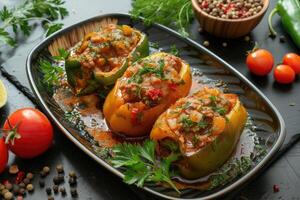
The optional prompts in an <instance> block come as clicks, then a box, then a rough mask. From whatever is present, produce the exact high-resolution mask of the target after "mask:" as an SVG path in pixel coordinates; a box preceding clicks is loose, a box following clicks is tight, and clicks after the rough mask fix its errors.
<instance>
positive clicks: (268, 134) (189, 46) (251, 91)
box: [26, 13, 285, 199]
mask: <svg viewBox="0 0 300 200" xmlns="http://www.w3.org/2000/svg"><path fill="white" fill-rule="evenodd" d="M104 18H115V19H117V20H118V23H119V24H128V25H130V26H133V27H134V28H136V29H138V30H141V31H143V32H145V33H146V34H147V35H148V37H149V40H150V41H151V42H157V43H158V44H159V45H160V48H161V49H162V50H163V51H169V50H170V46H171V45H172V44H175V45H176V47H177V48H178V49H179V51H180V57H181V58H183V59H184V60H185V61H186V62H188V63H189V64H190V65H191V67H192V68H193V69H199V70H201V72H202V73H203V75H204V76H205V77H207V78H208V79H211V80H215V81H220V80H222V81H223V82H225V83H226V85H227V92H230V93H235V94H238V95H239V97H240V99H241V101H242V102H243V104H244V106H245V107H246V108H247V110H248V113H249V115H250V117H251V118H252V119H253V121H254V124H255V126H256V127H257V128H256V129H255V132H256V134H257V135H258V136H259V137H260V138H262V139H264V140H268V143H269V145H268V148H267V153H266V154H265V156H264V157H263V159H261V160H260V161H259V162H257V163H255V165H254V166H253V167H252V169H251V170H250V171H249V172H248V173H247V174H245V175H243V176H240V177H238V178H236V179H234V180H233V181H231V182H229V183H228V184H226V185H224V186H222V187H219V188H216V189H214V190H209V191H200V190H194V189H187V190H184V191H183V192H182V193H181V195H180V196H176V194H175V193H174V191H172V190H171V189H168V188H164V187H162V186H154V185H147V187H144V189H145V190H146V191H148V192H150V193H152V194H154V195H157V196H160V197H163V198H167V199H212V198H216V197H220V196H222V195H224V194H225V193H228V192H230V191H232V190H234V189H236V188H237V187H239V186H241V185H243V184H245V183H246V182H247V181H249V180H250V179H251V178H252V177H254V176H255V174H257V173H258V172H259V171H260V170H262V168H263V167H264V166H265V165H266V164H267V163H268V162H270V160H271V159H272V157H273V156H274V155H275V154H276V153H277V152H278V150H279V148H280V146H281V145H282V143H283V141H284V138H285V124H284V121H283V119H282V117H281V115H280V114H279V112H278V111H277V109H276V108H275V107H274V105H273V104H272V103H271V102H270V101H269V100H268V99H267V98H266V97H265V96H264V95H263V94H262V93H261V92H260V91H259V90H258V89H257V88H256V87H255V86H254V85H253V84H252V83H251V82H250V81H249V80H247V79H246V78H245V77H244V76H243V75H242V74H240V73H239V72H238V71H237V70H235V69H234V68H233V67H232V66H230V65H229V64H227V63H226V62H225V61H223V60H222V59H221V58H219V57H218V56H216V55H215V54H213V53H212V52H210V51H209V50H207V49H206V48H205V47H203V46H201V45H199V44H197V43H196V42H194V41H193V40H191V39H188V38H183V37H182V36H181V35H180V34H178V33H177V32H175V31H173V30H171V29H169V28H167V27H165V26H162V25H158V24H153V25H151V26H145V25H144V24H143V23H142V20H138V21H133V20H132V19H131V18H130V16H129V15H128V14H115V13H114V14H106V15H101V16H97V17H94V18H91V19H88V20H85V21H82V22H79V23H76V24H74V25H72V26H69V27H67V28H64V29H63V30H60V31H58V32H57V33H55V34H53V35H52V36H50V37H48V38H46V39H45V40H43V41H42V42H41V43H40V44H38V45H37V46H36V47H35V48H34V49H33V50H32V51H31V52H30V54H29V56H28V58H27V62H26V68H27V75H28V78H29V82H30V85H31V87H32V90H33V91H34V93H35V95H36V96H37V97H38V99H39V101H40V104H41V106H42V107H43V108H44V109H45V111H46V112H47V113H48V115H49V116H50V117H51V118H52V119H53V121H54V122H55V123H56V125H57V126H58V127H59V128H60V129H61V130H62V132H63V133H64V134H65V135H66V136H67V137H68V138H69V139H70V140H71V141H72V142H74V144H76V145H77V146H78V147H79V148H80V149H82V150H83V151H84V152H85V153H86V154H87V155H89V156H90V157H91V158H93V159H94V160H95V161H97V162H98V163H99V164H100V165H102V166H103V167H105V168H106V169H108V170H109V171H111V172H112V173H114V174H115V175H117V176H119V177H123V174H122V172H121V171H119V170H117V169H115V168H113V167H112V166H110V165H109V164H108V163H106V162H105V161H104V160H102V159H101V158H100V157H98V156H97V155H96V152H95V151H94V149H93V147H92V146H93V142H92V141H91V140H90V139H88V138H86V137H84V136H83V135H81V134H80V133H79V132H78V130H76V128H75V127H72V126H71V125H70V124H69V123H67V122H66V121H65V120H64V112H63V111H62V110H61V109H60V107H59V106H58V105H57V104H56V103H55V101H54V100H53V98H52V95H51V94H50V93H48V92H47V89H46V88H45V86H44V85H43V84H42V77H43V76H42V74H41V72H40V71H39V70H38V63H37V61H38V59H39V58H41V57H43V58H47V57H49V55H50V54H49V52H48V46H49V45H50V44H51V43H52V41H53V40H54V39H55V38H57V37H59V36H61V35H64V34H68V32H69V31H70V30H72V29H74V28H76V27H80V26H81V25H83V24H85V23H89V22H92V21H99V20H101V19H104ZM270 138H271V139H270Z"/></svg>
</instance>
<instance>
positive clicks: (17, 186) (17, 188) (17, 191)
mask: <svg viewBox="0 0 300 200" xmlns="http://www.w3.org/2000/svg"><path fill="white" fill-rule="evenodd" d="M19 190H20V186H19V185H17V184H14V185H13V190H12V191H13V193H14V194H15V195H17V194H19Z"/></svg>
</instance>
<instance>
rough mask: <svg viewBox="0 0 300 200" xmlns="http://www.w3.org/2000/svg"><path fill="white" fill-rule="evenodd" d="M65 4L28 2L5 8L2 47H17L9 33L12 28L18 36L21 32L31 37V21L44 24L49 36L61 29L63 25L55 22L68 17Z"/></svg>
mask: <svg viewBox="0 0 300 200" xmlns="http://www.w3.org/2000/svg"><path fill="white" fill-rule="evenodd" d="M63 4H64V1H63V0H26V1H24V2H23V3H22V4H20V5H19V6H17V7H13V8H10V9H9V8H7V7H6V6H4V7H3V8H2V9H1V10H0V46H2V45H5V44H8V45H10V46H14V45H16V43H17V41H16V39H15V38H14V37H13V36H12V34H10V33H9V31H8V29H10V28H12V30H13V32H14V33H15V34H16V35H17V34H18V32H20V31H21V32H22V33H23V34H24V35H26V36H28V35H30V33H31V31H32V25H31V24H30V22H31V21H40V22H42V23H43V25H44V27H45V29H46V30H47V31H46V35H47V36H48V35H50V34H52V33H54V32H55V31H57V30H59V29H61V28H62V26H63V24H61V23H54V22H53V21H54V20H57V19H59V18H63V17H65V16H66V15H68V11H67V10H66V9H65V8H64V7H63Z"/></svg>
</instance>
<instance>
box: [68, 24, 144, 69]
mask: <svg viewBox="0 0 300 200" xmlns="http://www.w3.org/2000/svg"><path fill="white" fill-rule="evenodd" d="M140 39H141V35H140V34H139V32H137V31H134V30H133V28H131V27H130V26H127V25H122V26H118V25H115V24H109V25H107V26H106V27H105V28H100V30H99V31H97V32H91V33H88V34H87V35H86V36H85V37H84V39H83V40H82V41H81V42H80V43H79V44H78V45H77V46H76V47H75V48H74V50H73V51H72V52H71V55H70V57H69V59H74V60H78V61H79V62H80V64H81V66H82V69H83V70H84V71H88V72H91V71H93V70H96V71H102V72H110V71H112V70H113V69H115V68H119V67H121V66H122V64H123V62H124V59H125V58H126V57H127V56H128V55H129V54H130V53H131V52H132V51H133V49H134V48H135V47H136V46H137V44H138V43H139V41H140Z"/></svg>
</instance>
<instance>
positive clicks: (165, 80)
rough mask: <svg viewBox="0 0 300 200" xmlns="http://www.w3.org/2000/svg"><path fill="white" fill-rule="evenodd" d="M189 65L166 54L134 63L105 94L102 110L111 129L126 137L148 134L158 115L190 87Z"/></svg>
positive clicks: (155, 55)
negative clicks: (106, 94)
mask: <svg viewBox="0 0 300 200" xmlns="http://www.w3.org/2000/svg"><path fill="white" fill-rule="evenodd" d="M191 84H192V78H191V71H190V66H189V65H188V64H187V63H185V62H184V61H183V60H182V59H180V58H178V57H176V56H174V55H171V54H167V53H162V52H161V53H156V54H153V55H150V56H148V57H146V58H143V59H141V60H139V61H137V62H135V63H134V64H133V65H132V66H130V67H129V68H128V69H127V70H126V71H125V73H124V75H123V76H122V77H121V78H119V79H118V81H117V82H116V84H115V86H114V88H113V89H112V91H111V92H110V93H109V95H108V96H107V98H106V100H105V103H104V107H103V113H104V116H105V119H106V121H107V123H108V125H109V127H110V128H111V130H112V131H114V132H116V133H119V134H123V135H125V136H130V137H138V136H143V135H146V134H149V132H150V131H151V129H152V126H153V124H154V122H155V121H156V119H157V118H158V116H159V115H160V114H161V113H163V112H164V111H165V110H166V109H167V108H168V107H169V106H170V105H171V104H173V103H174V102H175V101H176V100H177V99H179V98H181V97H184V96H186V95H187V94H188V93H189V90H190V88H191Z"/></svg>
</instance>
